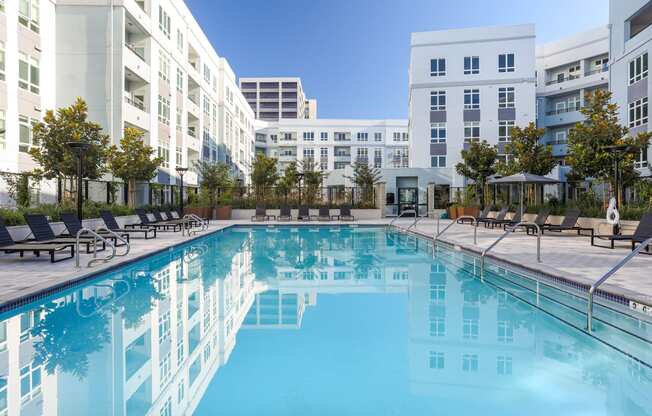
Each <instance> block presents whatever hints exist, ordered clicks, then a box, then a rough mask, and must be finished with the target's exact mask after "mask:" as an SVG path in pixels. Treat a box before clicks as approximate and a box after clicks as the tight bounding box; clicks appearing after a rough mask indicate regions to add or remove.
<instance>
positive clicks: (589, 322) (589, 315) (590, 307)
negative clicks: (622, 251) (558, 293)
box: [586, 237, 652, 332]
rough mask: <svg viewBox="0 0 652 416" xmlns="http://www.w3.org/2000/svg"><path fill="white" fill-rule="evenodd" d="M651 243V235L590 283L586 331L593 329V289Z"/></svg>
mask: <svg viewBox="0 0 652 416" xmlns="http://www.w3.org/2000/svg"><path fill="white" fill-rule="evenodd" d="M650 244H652V237H651V238H648V239H647V240H645V241H643V242H642V243H641V244H640V245H639V246H638V247H636V248H635V249H634V250H632V252H631V253H629V254H628V255H627V256H625V258H623V259H622V260H620V261H619V262H618V264H616V265H615V266H614V267H612V268H611V270H609V271H608V272H607V273H605V274H603V275H602V277H601V278H599V279H598V280H597V281H596V282H595V283H593V284H592V285H591V288H590V289H589V300H588V306H587V311H586V330H587V331H588V332H591V331H593V296H594V295H595V291H596V290H597V289H598V287H600V285H602V284H603V283H604V282H605V281H606V280H607V279H609V278H610V277H611V276H613V274H614V273H616V272H617V271H618V270H620V269H621V268H622V267H623V266H624V265H625V264H627V263H628V262H629V261H630V260H631V259H632V258H634V257H635V256H636V255H637V254H638V253H640V252H641V251H642V250H643V249H644V248H645V247H647V246H648V245H650Z"/></svg>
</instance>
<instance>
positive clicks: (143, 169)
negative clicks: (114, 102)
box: [108, 127, 163, 208]
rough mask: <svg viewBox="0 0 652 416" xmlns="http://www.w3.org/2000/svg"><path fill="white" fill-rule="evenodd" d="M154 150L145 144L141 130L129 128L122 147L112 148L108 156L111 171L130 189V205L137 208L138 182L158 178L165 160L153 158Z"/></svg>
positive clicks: (123, 138)
mask: <svg viewBox="0 0 652 416" xmlns="http://www.w3.org/2000/svg"><path fill="white" fill-rule="evenodd" d="M153 156H154V149H153V148H152V147H151V146H148V145H147V144H145V142H143V134H142V132H141V131H140V130H138V129H135V128H133V127H127V128H125V130H124V136H123V137H122V140H120V147H117V146H115V145H114V146H111V149H110V150H109V155H108V161H109V169H110V170H111V172H112V173H113V175H114V176H116V177H118V178H120V179H122V180H123V181H124V183H126V184H127V185H128V187H129V194H128V198H127V199H128V201H127V203H128V205H129V206H130V207H131V208H133V207H135V206H136V181H149V180H150V179H152V178H153V177H154V176H156V171H157V170H158V168H159V166H161V163H163V159H162V158H160V157H153Z"/></svg>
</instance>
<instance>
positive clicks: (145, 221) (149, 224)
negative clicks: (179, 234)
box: [125, 208, 181, 231]
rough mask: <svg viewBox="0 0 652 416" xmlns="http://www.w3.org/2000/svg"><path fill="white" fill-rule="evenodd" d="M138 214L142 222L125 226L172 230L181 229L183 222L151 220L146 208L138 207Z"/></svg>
mask: <svg viewBox="0 0 652 416" xmlns="http://www.w3.org/2000/svg"><path fill="white" fill-rule="evenodd" d="M136 215H138V219H140V223H138V224H127V225H125V228H136V227H139V228H156V229H160V230H162V231H169V230H170V229H172V231H181V223H174V224H170V223H167V222H158V221H151V220H150V219H149V217H148V216H147V213H146V212H145V210H144V209H142V208H136Z"/></svg>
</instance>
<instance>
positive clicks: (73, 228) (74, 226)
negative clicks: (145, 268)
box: [60, 213, 129, 247]
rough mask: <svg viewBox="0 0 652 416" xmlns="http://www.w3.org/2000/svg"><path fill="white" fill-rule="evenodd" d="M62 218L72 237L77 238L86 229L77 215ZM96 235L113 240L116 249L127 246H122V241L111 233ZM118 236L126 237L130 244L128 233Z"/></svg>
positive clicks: (67, 215) (67, 214)
mask: <svg viewBox="0 0 652 416" xmlns="http://www.w3.org/2000/svg"><path fill="white" fill-rule="evenodd" d="M60 217H61V221H63V223H64V225H65V226H66V229H68V235H69V236H70V237H77V233H78V232H79V231H80V230H81V229H82V228H83V227H84V226H83V224H82V223H81V221H79V218H77V214H73V213H62V214H61V215H60ZM96 233H98V234H99V235H101V236H102V237H104V238H107V239H109V240H112V241H113V244H114V245H115V246H116V247H119V246H123V245H125V244H124V243H122V244H120V239H118V238H117V237H116V236H114V235H112V234H110V233H107V232H104V231H96ZM118 234H119V235H120V236H121V237H124V239H125V240H127V243H128V242H129V234H126V233H122V234H120V233H118ZM82 235H83V234H82Z"/></svg>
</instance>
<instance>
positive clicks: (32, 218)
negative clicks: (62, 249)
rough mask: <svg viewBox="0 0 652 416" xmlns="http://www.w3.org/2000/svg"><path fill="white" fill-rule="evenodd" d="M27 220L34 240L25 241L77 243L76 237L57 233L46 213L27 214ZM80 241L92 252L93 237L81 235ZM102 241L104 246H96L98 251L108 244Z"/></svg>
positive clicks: (87, 250) (87, 251)
mask: <svg viewBox="0 0 652 416" xmlns="http://www.w3.org/2000/svg"><path fill="white" fill-rule="evenodd" d="M25 221H26V222H27V225H28V226H29V229H30V231H31V232H32V235H33V236H34V240H26V241H24V242H25V243H27V242H30V241H38V242H40V243H54V244H57V243H60V244H65V243H72V244H75V243H76V242H77V238H76V237H71V236H57V235H55V234H54V231H53V230H52V227H50V223H48V219H47V218H46V217H45V215H42V214H25ZM79 243H80V244H83V245H84V246H85V247H86V253H91V252H92V247H93V244H94V241H93V237H90V236H81V237H80V238H79ZM101 243H102V247H101V248H100V247H99V246H98V247H96V251H102V250H104V249H105V248H106V244H105V243H104V242H103V241H102V242H101Z"/></svg>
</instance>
